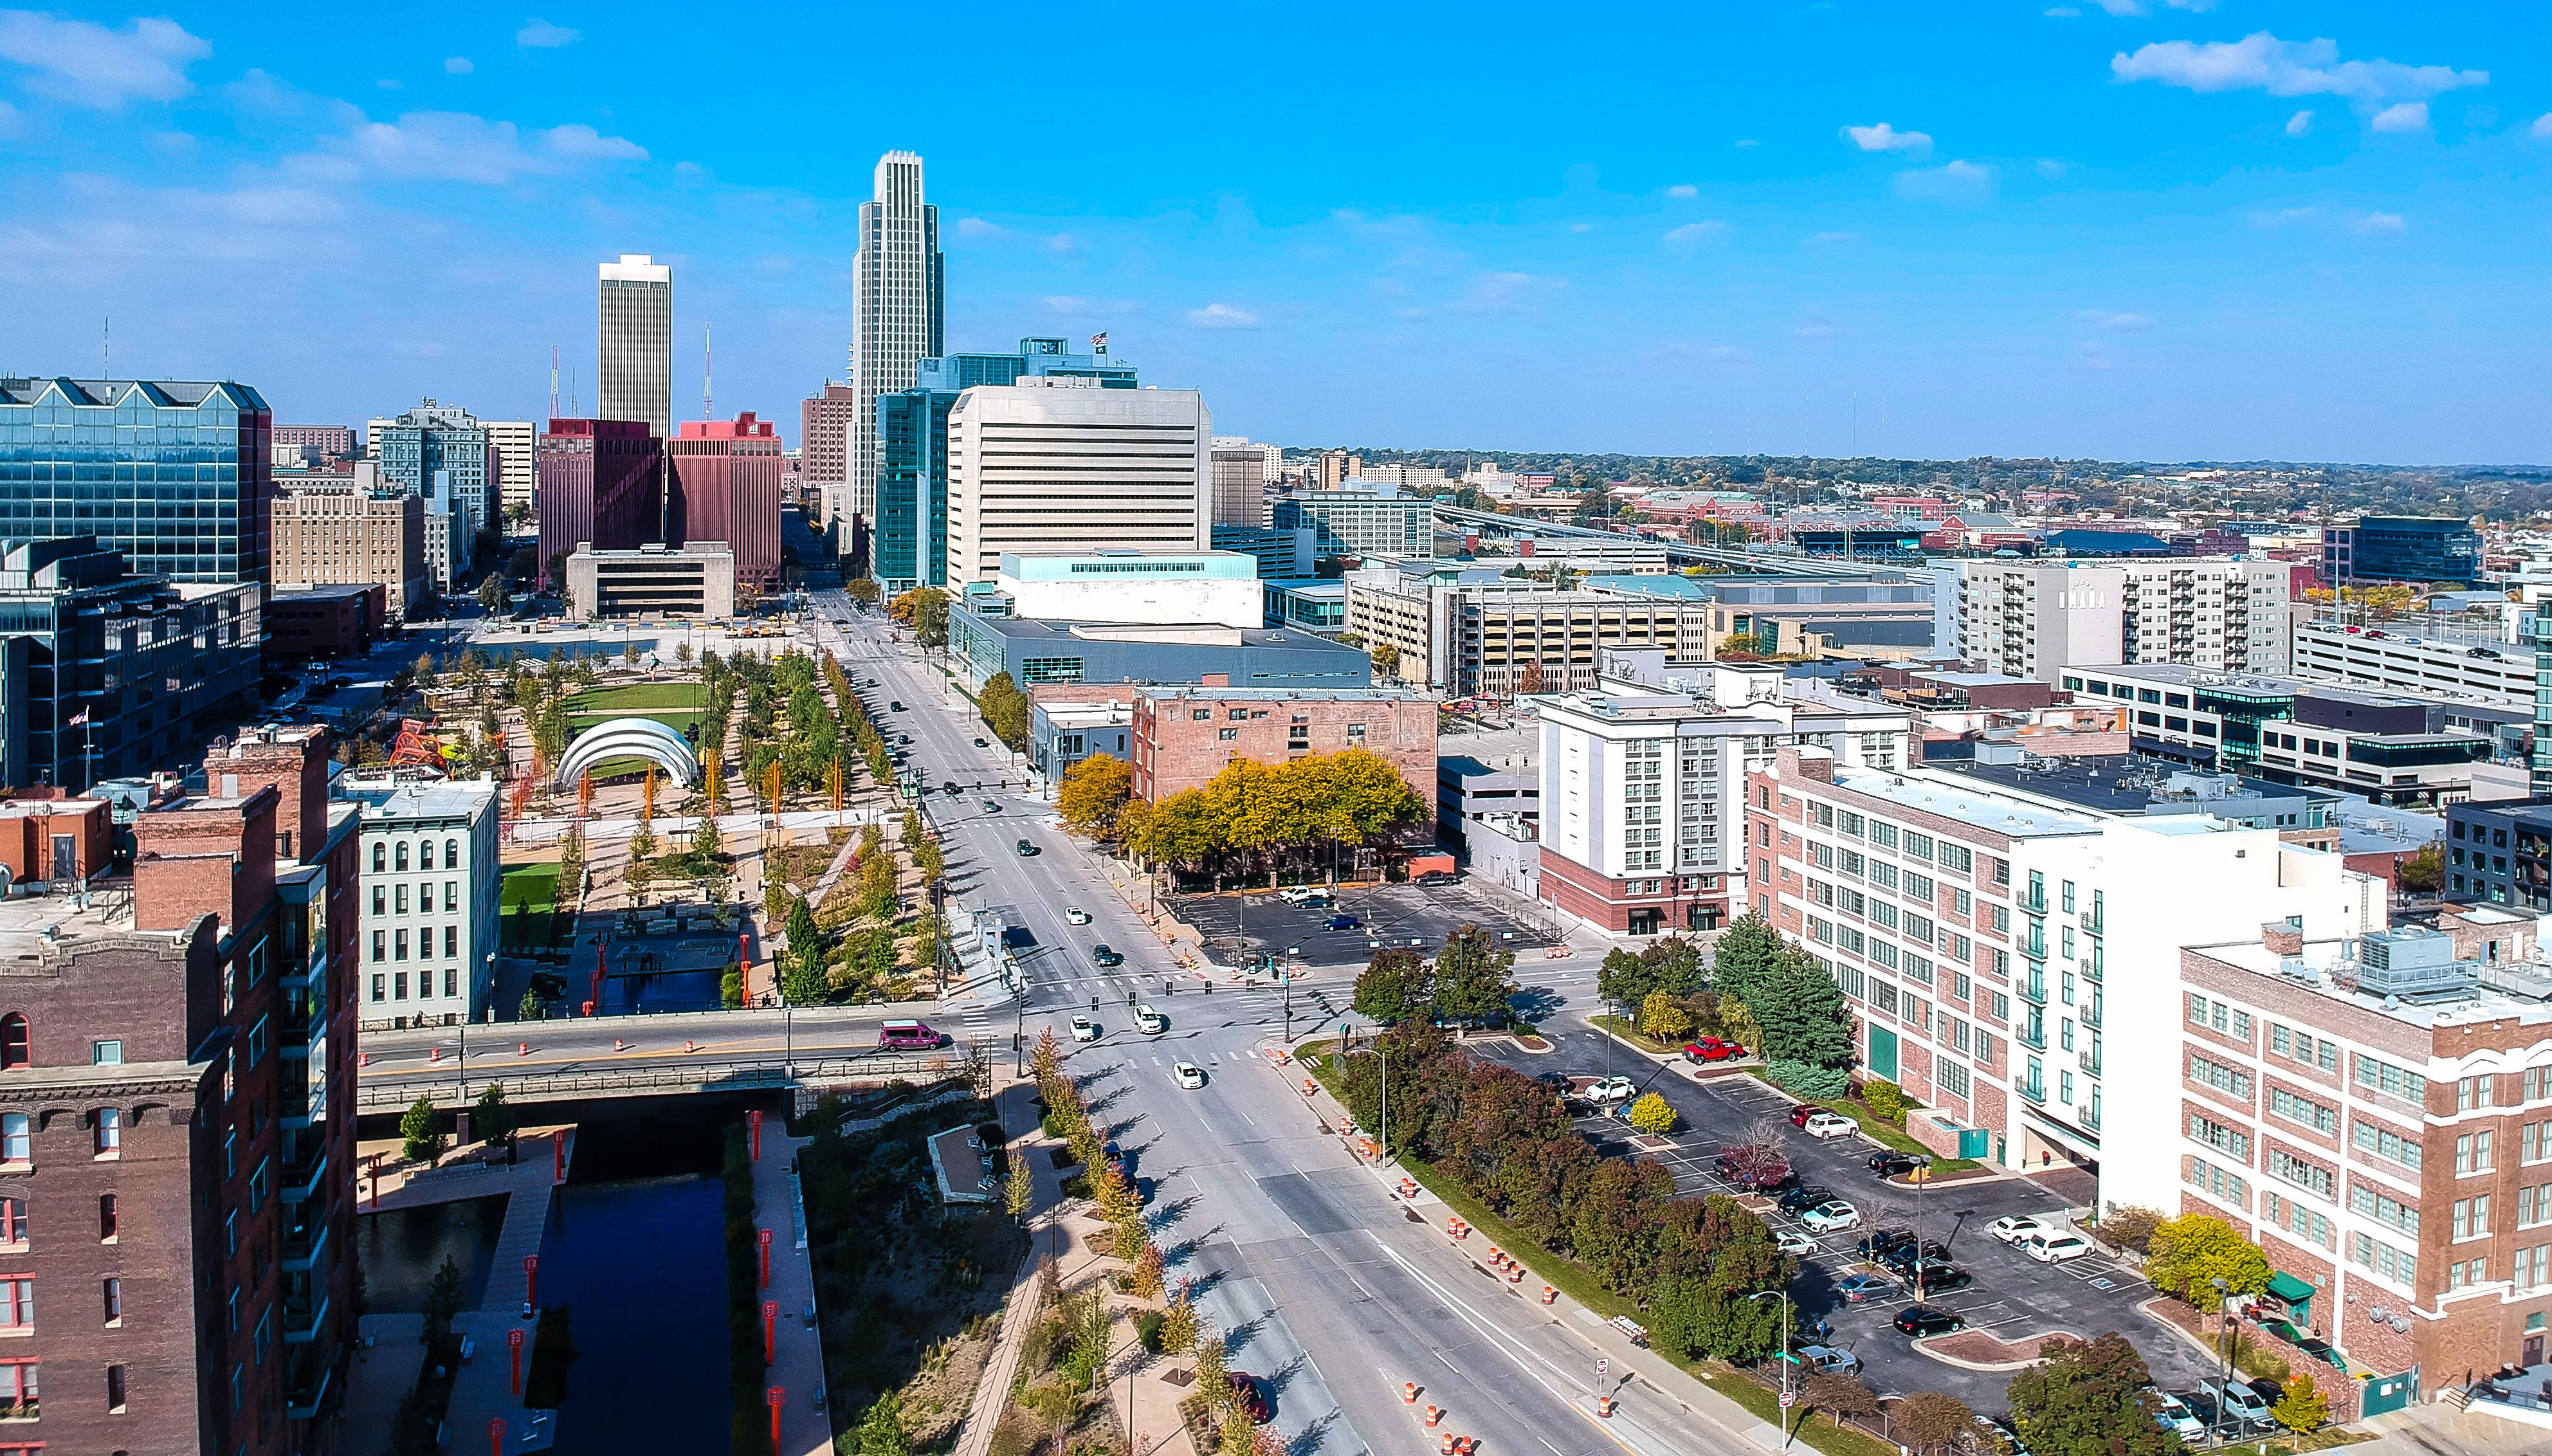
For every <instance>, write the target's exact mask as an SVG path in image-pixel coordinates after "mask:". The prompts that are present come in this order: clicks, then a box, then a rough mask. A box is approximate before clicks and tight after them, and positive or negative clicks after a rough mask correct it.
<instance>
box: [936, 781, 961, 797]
mask: <svg viewBox="0 0 2552 1456" xmlns="http://www.w3.org/2000/svg"><path fill="white" fill-rule="evenodd" d="M939 791H940V792H941V793H944V794H946V795H948V796H949V797H950V798H955V797H956V796H957V795H959V794H961V793H964V792H965V791H966V790H964V789H963V788H960V787H958V786H957V780H954V779H951V780H948V781H947V782H945V783H942V784H940V785H939Z"/></svg>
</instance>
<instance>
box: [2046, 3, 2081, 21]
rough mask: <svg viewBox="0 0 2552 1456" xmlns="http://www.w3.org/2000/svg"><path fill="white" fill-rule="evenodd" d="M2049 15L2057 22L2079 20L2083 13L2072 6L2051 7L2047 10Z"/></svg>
mask: <svg viewBox="0 0 2552 1456" xmlns="http://www.w3.org/2000/svg"><path fill="white" fill-rule="evenodd" d="M2047 14H2048V15H2049V16H2051V17H2052V18H2054V19H2057V20H2078V19H2080V18H2081V15H2082V12H2081V11H2078V10H2076V9H2074V8H2073V6H2071V5H2051V6H2049V7H2048V8H2047Z"/></svg>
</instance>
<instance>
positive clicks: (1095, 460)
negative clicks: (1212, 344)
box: [948, 375, 1214, 590]
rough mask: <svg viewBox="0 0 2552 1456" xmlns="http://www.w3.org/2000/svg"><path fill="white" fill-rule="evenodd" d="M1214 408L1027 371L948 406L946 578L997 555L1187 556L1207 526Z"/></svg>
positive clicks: (986, 567)
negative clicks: (1108, 551) (1115, 552)
mask: <svg viewBox="0 0 2552 1456" xmlns="http://www.w3.org/2000/svg"><path fill="white" fill-rule="evenodd" d="M1213 438H1214V416H1213V415H1212V414H1211V413H1210V412H1209V411H1208V410H1207V409H1206V407H1205V398H1204V396H1203V395H1200V394H1198V393H1197V392H1196V391H1195V390H1193V389H1103V388H1101V387H1099V381H1097V380H1095V379H1081V378H1071V377H1065V376H1059V375H1049V376H1030V377H1027V378H1022V379H1020V380H1019V381H1018V382H1017V383H1015V384H981V385H977V386H976V387H974V388H972V389H968V390H966V391H965V392H964V393H962V394H960V395H958V396H957V402H956V404H954V405H953V406H951V407H950V409H949V411H948V585H949V588H950V589H951V590H955V589H959V588H962V587H963V586H965V585H966V583H968V582H970V581H990V580H992V579H994V577H995V576H996V575H998V574H999V573H1000V571H1001V565H1002V555H1003V553H1005V552H1020V553H1038V552H1066V553H1089V552H1095V551H1099V550H1101V549H1103V548H1112V549H1121V550H1128V551H1164V552H1188V553H1197V552H1203V551H1205V550H1206V549H1207V548H1208V547H1209V546H1210V545H1211V541H1210V536H1211V533H1212V530H1213V525H1214V498H1213V480H1214V474H1213V466H1212V461H1211V459H1210V455H1211V451H1212V441H1213Z"/></svg>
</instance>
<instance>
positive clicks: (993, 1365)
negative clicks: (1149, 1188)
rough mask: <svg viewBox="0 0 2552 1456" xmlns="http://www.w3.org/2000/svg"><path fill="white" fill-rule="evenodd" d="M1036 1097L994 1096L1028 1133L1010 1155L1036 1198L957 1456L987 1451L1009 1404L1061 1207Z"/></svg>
mask: <svg viewBox="0 0 2552 1456" xmlns="http://www.w3.org/2000/svg"><path fill="white" fill-rule="evenodd" d="M1035 1094H1036V1088H1035V1085H1034V1084H1032V1083H1020V1084H1015V1085H1013V1086H1011V1087H1009V1088H1007V1089H1005V1090H1003V1092H1000V1093H999V1097H1000V1099H1001V1102H1002V1104H1003V1107H1002V1111H1003V1125H1004V1126H1006V1127H1027V1128H1029V1129H1030V1131H1029V1132H1028V1134H1027V1135H1026V1136H1024V1137H1022V1138H1020V1139H1018V1140H1017V1141H1015V1142H1013V1143H1011V1144H1010V1156H1011V1157H1013V1158H1022V1159H1025V1160H1026V1162H1027V1165H1028V1174H1029V1178H1030V1180H1031V1181H1032V1182H1033V1183H1034V1184H1035V1186H1036V1197H1035V1202H1034V1204H1033V1206H1032V1208H1031V1210H1030V1212H1029V1215H1028V1254H1027V1257H1026V1258H1024V1259H1021V1260H1020V1261H1019V1267H1018V1270H1017V1272H1016V1273H1015V1274H1013V1275H1012V1276H1011V1279H1010V1297H1009V1299H1008V1300H1007V1301H1005V1303H1004V1304H1003V1306H1002V1333H1001V1337H1000V1339H999V1341H998V1342H997V1343H996V1344H995V1345H994V1347H993V1355H992V1358H991V1359H990V1360H988V1361H987V1362H985V1366H984V1374H983V1376H982V1378H980V1379H979V1380H977V1381H976V1383H975V1394H974V1397H973V1399H972V1400H971V1401H970V1402H969V1403H968V1404H967V1407H966V1418H965V1420H964V1421H963V1422H962V1423H960V1424H959V1426H958V1428H957V1449H956V1456H986V1453H987V1452H989V1451H990V1450H991V1449H992V1445H993V1428H994V1427H995V1426H997V1425H999V1424H1000V1423H1001V1419H1002V1411H1003V1410H1004V1408H1005V1407H1007V1406H1008V1405H1009V1404H1010V1387H1011V1385H1012V1384H1013V1383H1015V1382H1016V1380H1017V1378H1018V1371H1019V1352H1020V1350H1021V1349H1023V1348H1024V1347H1025V1346H1026V1343H1027V1334H1028V1327H1029V1326H1030V1325H1032V1324H1034V1323H1035V1322H1036V1314H1037V1265H1038V1260H1039V1258H1040V1257H1041V1256H1042V1255H1043V1254H1044V1253H1045V1252H1046V1251H1047V1250H1048V1249H1050V1248H1052V1247H1053V1243H1054V1237H1055V1235H1054V1234H1053V1232H1052V1230H1053V1229H1054V1227H1055V1217H1056V1212H1057V1209H1058V1208H1059V1207H1060V1205H1061V1204H1062V1202H1063V1171H1062V1170H1061V1169H1059V1168H1056V1167H1055V1166H1054V1160H1053V1159H1052V1158H1049V1157H1047V1156H1046V1154H1045V1149H1044V1148H1043V1146H1042V1145H1041V1144H1039V1143H1038V1141H1037V1134H1036V1132H1035V1131H1034V1129H1035V1127H1036V1110H1035V1108H1034V1107H1032V1106H1030V1105H1029V1103H1030V1101H1031V1099H1032V1098H1033V1097H1034V1096H1035Z"/></svg>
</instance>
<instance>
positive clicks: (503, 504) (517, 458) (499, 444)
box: [479, 420, 540, 535]
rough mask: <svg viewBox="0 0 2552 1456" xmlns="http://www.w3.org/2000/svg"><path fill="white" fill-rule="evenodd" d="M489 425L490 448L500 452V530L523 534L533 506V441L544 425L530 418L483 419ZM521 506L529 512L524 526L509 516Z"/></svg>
mask: <svg viewBox="0 0 2552 1456" xmlns="http://www.w3.org/2000/svg"><path fill="white" fill-rule="evenodd" d="M479 423H480V424H482V425H485V426H486V427H487V448H488V449H490V450H493V451H494V452H496V519H497V522H498V525H497V531H498V534H500V535H502V534H508V533H510V534H513V535H521V534H522V533H523V531H524V530H525V528H526V527H528V526H529V525H530V524H531V522H530V520H529V516H528V513H529V512H530V510H531V508H532V483H533V479H534V473H535V472H534V470H533V468H532V443H533V441H535V440H536V439H538V438H539V436H540V426H538V425H536V424H534V423H533V422H532V421H530V420H481V421H479ZM518 505H519V506H521V507H522V508H523V510H524V512H525V513H526V516H525V520H524V524H523V525H522V526H512V525H510V524H508V523H507V522H506V520H505V518H506V517H508V516H511V515H513V514H514V507H516V506H518Z"/></svg>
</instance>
